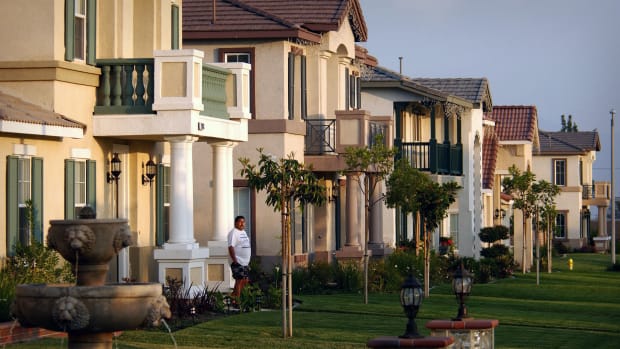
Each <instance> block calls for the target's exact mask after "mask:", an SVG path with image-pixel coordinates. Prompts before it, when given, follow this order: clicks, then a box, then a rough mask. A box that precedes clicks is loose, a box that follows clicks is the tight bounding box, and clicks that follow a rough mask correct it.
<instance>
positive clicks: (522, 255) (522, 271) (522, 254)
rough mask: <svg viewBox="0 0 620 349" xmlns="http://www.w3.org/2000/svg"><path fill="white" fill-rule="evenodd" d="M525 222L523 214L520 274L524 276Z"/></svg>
mask: <svg viewBox="0 0 620 349" xmlns="http://www.w3.org/2000/svg"><path fill="white" fill-rule="evenodd" d="M526 220H527V218H526V216H525V213H524V214H523V249H522V251H521V252H522V253H521V273H523V274H525V269H526V268H525V250H526V241H527V232H526V230H525V227H526V226H527V224H526V223H525V222H526Z"/></svg>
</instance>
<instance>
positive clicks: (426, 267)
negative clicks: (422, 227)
mask: <svg viewBox="0 0 620 349" xmlns="http://www.w3.org/2000/svg"><path fill="white" fill-rule="evenodd" d="M429 235H430V234H429V233H428V232H426V233H425V234H424V297H429V296H430V289H431V288H430V283H431V277H430V266H431V254H430V250H429V248H430V244H429V238H428V236H429Z"/></svg>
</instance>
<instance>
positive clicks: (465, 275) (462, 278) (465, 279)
mask: <svg viewBox="0 0 620 349" xmlns="http://www.w3.org/2000/svg"><path fill="white" fill-rule="evenodd" d="M472 284H473V278H472V277H471V274H470V273H469V272H468V271H467V269H465V266H464V265H463V263H462V262H461V265H460V267H459V268H457V269H456V271H455V272H454V278H453V279H452V290H453V291H454V295H455V296H456V300H457V301H458V302H459V311H458V314H457V315H456V317H455V318H454V319H453V320H464V319H466V318H467V307H466V306H465V300H466V299H467V297H468V296H469V294H470V293H471V285H472Z"/></svg>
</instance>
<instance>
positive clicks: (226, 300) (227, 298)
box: [224, 296, 232, 313]
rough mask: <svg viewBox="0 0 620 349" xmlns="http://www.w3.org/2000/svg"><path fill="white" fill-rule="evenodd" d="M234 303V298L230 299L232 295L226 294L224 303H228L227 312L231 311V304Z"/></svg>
mask: <svg viewBox="0 0 620 349" xmlns="http://www.w3.org/2000/svg"><path fill="white" fill-rule="evenodd" d="M231 303H232V300H231V299H230V296H224V304H225V305H226V312H227V313H230V305H231Z"/></svg>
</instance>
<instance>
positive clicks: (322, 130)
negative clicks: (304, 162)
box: [305, 119, 336, 155]
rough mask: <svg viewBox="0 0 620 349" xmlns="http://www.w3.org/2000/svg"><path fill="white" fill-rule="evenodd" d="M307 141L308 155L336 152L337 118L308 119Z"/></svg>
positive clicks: (306, 151) (306, 150)
mask: <svg viewBox="0 0 620 349" xmlns="http://www.w3.org/2000/svg"><path fill="white" fill-rule="evenodd" d="M305 143H306V149H305V153H306V154H308V155H321V154H326V153H334V152H336V119H306V142H305Z"/></svg>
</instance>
